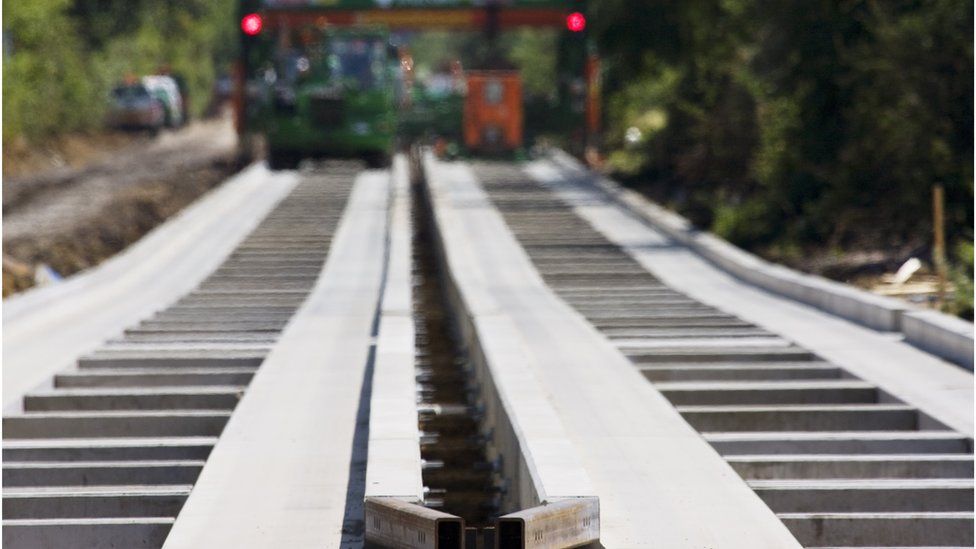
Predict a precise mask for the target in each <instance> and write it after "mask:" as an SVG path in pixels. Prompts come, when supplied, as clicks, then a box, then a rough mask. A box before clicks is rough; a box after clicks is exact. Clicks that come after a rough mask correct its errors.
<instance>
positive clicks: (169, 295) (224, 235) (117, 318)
mask: <svg viewBox="0 0 976 549" xmlns="http://www.w3.org/2000/svg"><path fill="white" fill-rule="evenodd" d="M295 183H296V178H295V177H294V176H293V175H289V174H284V175H281V174H279V175H272V174H271V173H270V172H268V171H267V169H265V168H264V167H262V166H260V165H254V166H252V167H250V168H248V169H246V170H245V171H244V172H242V173H241V174H240V175H238V176H236V177H234V178H231V179H230V180H228V181H227V182H226V183H224V184H223V185H222V186H221V187H219V188H218V189H217V190H215V191H212V192H211V193H209V194H207V195H206V196H205V197H204V198H203V199H201V200H199V201H197V202H196V203H194V204H193V205H191V206H190V207H189V208H187V209H186V210H184V211H183V212H181V213H180V214H178V215H176V216H174V217H173V218H171V219H170V220H169V221H167V222H166V223H164V224H163V225H161V226H160V227H157V228H156V229H155V230H153V231H152V232H150V233H149V234H148V235H146V236H145V237H143V238H142V239H141V240H140V241H139V242H138V243H136V244H135V245H134V246H132V247H130V248H129V249H128V250H126V251H125V252H123V253H121V254H119V255H118V256H116V257H114V258H112V259H110V260H108V261H106V262H105V263H103V264H102V265H100V266H99V267H97V268H95V269H91V270H89V271H86V272H84V273H81V274H79V275H76V276H74V277H71V278H69V279H68V280H66V281H64V282H62V283H59V284H56V285H52V286H47V287H41V288H37V289H34V290H30V291H28V292H25V293H24V294H22V295H18V296H14V297H11V298H8V299H6V300H4V303H3V343H4V345H3V406H4V409H5V410H7V411H10V410H15V409H16V408H17V407H18V406H19V399H20V397H22V396H23V395H24V394H25V393H26V392H27V391H29V390H31V389H33V388H35V387H38V386H40V385H42V384H43V383H44V382H45V381H46V380H48V379H50V378H51V376H52V375H53V374H55V373H56V372H58V371H61V370H63V369H64V368H66V367H68V366H70V365H71V364H72V363H73V362H74V361H75V360H76V359H77V358H78V357H80V356H82V355H84V354H85V353H88V352H90V351H92V350H93V349H95V348H96V347H97V346H98V345H99V344H101V343H102V342H103V341H105V340H106V339H108V338H110V337H112V336H114V335H116V334H119V333H121V332H122V330H123V329H124V328H126V327H128V326H130V325H133V324H135V323H136V322H138V321H139V320H141V319H143V318H145V317H147V316H149V315H150V314H151V313H152V312H153V311H156V310H159V309H162V308H163V307H165V306H166V305H168V304H170V303H172V302H173V301H175V300H176V299H177V298H179V297H181V296H182V295H184V294H185V293H187V292H188V291H190V290H191V289H193V288H194V287H195V286H196V285H197V284H199V283H200V281H202V280H203V279H204V277H206V276H207V275H208V274H210V272H212V271H213V270H214V269H216V268H217V266H219V265H220V263H221V262H222V261H223V259H224V258H226V257H227V256H228V255H229V254H230V253H231V251H232V250H233V249H234V247H235V246H236V245H237V244H238V243H239V242H240V241H241V240H242V239H243V238H244V237H245V236H246V235H247V234H248V233H250V232H251V230H252V229H253V228H254V227H255V226H256V225H257V224H258V223H259V222H260V221H261V219H262V218H264V216H265V215H266V214H267V213H268V212H269V211H270V210H271V209H272V208H273V207H274V206H275V205H276V204H277V203H278V202H279V201H280V200H281V199H282V198H283V197H284V196H285V195H287V194H288V192H289V191H290V190H291V189H292V187H293V186H294V185H295Z"/></svg>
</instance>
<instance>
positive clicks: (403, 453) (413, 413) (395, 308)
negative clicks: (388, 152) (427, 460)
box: [365, 155, 424, 504]
mask: <svg viewBox="0 0 976 549" xmlns="http://www.w3.org/2000/svg"><path fill="white" fill-rule="evenodd" d="M407 169H408V168H407V161H406V159H405V158H404V157H403V155H398V156H397V157H396V158H394V162H393V170H392V178H393V182H392V185H391V193H392V196H391V200H390V203H391V211H390V225H389V233H388V241H389V251H388V253H389V262H388V271H387V277H386V285H385V288H384V289H383V299H382V303H381V305H380V320H379V331H378V334H377V338H376V360H375V365H374V373H373V387H372V394H371V396H370V416H369V417H370V419H369V454H368V457H367V464H366V490H365V497H367V498H371V497H372V498H395V499H399V500H402V501H405V502H409V503H418V504H419V503H422V502H423V500H424V485H423V478H422V459H421V455H420V431H419V429H418V428H417V425H418V414H417V404H416V378H415V376H416V371H415V366H414V363H415V354H416V353H415V346H416V344H415V328H416V327H415V324H414V320H413V311H412V297H411V296H412V288H411V283H412V272H411V237H412V228H411V222H410V188H409V174H408V172H407Z"/></svg>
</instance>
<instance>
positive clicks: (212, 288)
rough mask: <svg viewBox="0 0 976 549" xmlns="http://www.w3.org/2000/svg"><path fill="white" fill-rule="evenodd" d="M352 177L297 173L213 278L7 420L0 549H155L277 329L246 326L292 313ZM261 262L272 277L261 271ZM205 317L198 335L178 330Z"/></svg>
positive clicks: (321, 257) (325, 248) (321, 258)
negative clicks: (80, 545)
mask: <svg viewBox="0 0 976 549" xmlns="http://www.w3.org/2000/svg"><path fill="white" fill-rule="evenodd" d="M354 175H355V173H354V172H351V171H350V170H343V169H341V167H335V169H332V170H329V171H328V172H326V173H324V174H323V173H322V171H319V172H315V171H312V172H309V173H304V174H302V177H301V179H302V181H301V182H300V183H299V184H298V185H297V186H295V187H294V188H293V189H292V190H291V191H290V192H289V193H288V195H287V197H285V198H284V199H283V200H281V201H280V202H279V203H278V205H277V206H276V207H275V208H274V209H273V210H272V211H271V212H270V213H269V214H268V215H267V216H266V217H265V218H264V219H263V220H260V223H259V224H258V226H257V227H256V228H255V229H254V230H253V231H252V232H251V233H250V234H249V235H248V236H247V237H246V238H245V239H244V240H243V241H242V242H241V243H240V244H239V245H237V247H236V248H235V249H234V251H233V252H232V253H231V254H230V256H229V257H227V259H226V260H225V261H223V263H222V264H221V265H220V267H219V268H217V269H216V270H215V271H214V272H213V273H212V274H211V275H210V276H208V277H207V278H206V279H205V280H204V281H203V282H202V283H201V284H200V285H199V286H198V287H197V288H196V289H195V290H193V291H192V292H190V293H188V294H186V295H184V296H183V297H181V298H180V299H179V300H178V301H177V302H176V303H174V304H173V305H171V306H170V307H168V308H167V309H165V310H164V311H162V312H159V313H157V314H156V315H154V316H153V317H152V318H151V319H150V320H148V321H146V322H147V323H149V324H151V326H152V328H151V329H148V330H147V329H145V326H146V324H145V323H144V324H140V325H139V326H136V327H134V328H129V329H127V330H126V332H125V333H124V334H123V335H122V336H121V337H118V338H115V339H112V340H109V341H108V342H106V343H105V344H103V345H102V346H101V347H99V348H98V350H97V351H95V352H93V353H90V354H88V355H87V356H85V357H83V358H81V359H79V360H78V364H77V367H76V368H74V369H72V370H69V371H66V372H63V373H61V374H59V375H57V376H55V377H54V384H53V388H52V389H49V390H38V391H33V392H31V393H28V394H27V395H26V396H25V397H24V399H23V411H18V412H17V413H11V414H8V415H5V417H4V420H3V423H4V448H3V454H4V468H3V469H4V470H3V475H4V483H5V484H6V487H5V490H4V494H3V495H4V508H5V510H8V509H9V510H12V512H11V513H10V514H8V513H6V512H5V516H4V530H3V533H4V545H5V546H7V545H9V546H10V547H36V546H45V547H73V546H76V544H77V540H85V541H84V545H85V546H90V547H102V546H104V547H119V546H123V547H137V546H140V547H141V546H147V547H159V546H161V545H162V543H163V541H164V539H165V536H166V535H167V533H168V532H169V530H170V528H171V526H172V524H173V520H174V517H175V516H176V515H177V513H178V512H179V510H180V508H181V507H182V505H183V503H184V501H185V500H186V497H187V495H188V494H189V493H190V489H191V487H192V485H193V483H194V482H195V481H196V479H197V477H198V476H199V474H200V471H201V469H202V468H203V465H204V463H205V461H206V459H207V457H208V455H209V454H210V452H211V449H212V448H213V446H214V444H215V442H216V440H217V437H218V435H220V433H221V432H222V430H223V428H224V425H225V424H226V423H227V421H228V419H229V418H230V416H231V413H232V411H233V409H234V408H235V406H236V405H237V402H238V401H239V399H240V397H241V395H243V394H244V393H245V391H246V390H247V385H248V383H249V382H250V380H251V378H252V377H253V375H254V373H255V371H256V370H257V369H258V367H259V366H260V364H261V362H262V360H263V359H264V356H265V355H266V354H267V352H268V349H269V348H270V346H271V345H273V343H274V342H275V340H276V339H277V336H278V334H279V333H280V331H281V329H282V328H283V327H284V324H280V325H273V326H268V325H262V326H257V327H256V326H254V324H253V323H251V322H247V321H246V319H247V318H249V317H251V318H263V317H264V316H265V315H266V314H268V313H269V311H273V312H274V313H275V314H278V315H280V316H282V317H284V318H287V317H290V316H291V315H292V314H293V313H294V311H295V309H296V308H297V307H298V306H299V305H300V304H301V302H302V299H303V298H304V296H305V295H306V294H307V292H308V291H309V290H311V288H312V286H313V285H314V283H315V280H316V279H317V277H318V269H319V268H321V265H322V264H323V263H324V262H325V258H326V255H327V253H328V252H329V248H330V244H331V241H332V239H333V234H334V232H335V229H336V226H337V225H338V224H339V220H340V218H341V216H342V213H343V211H344V209H345V206H346V203H347V198H348V196H349V189H350V188H351V187H352V183H353V178H354ZM269 264H272V265H275V266H276V269H275V272H259V271H262V269H263V267H264V266H266V265H269ZM309 267H313V268H309ZM314 267H317V268H314ZM283 283H284V284H287V285H288V286H289V288H290V289H288V290H281V289H279V286H280V285H281V284H283ZM242 286H244V287H246V289H244V290H243V291H242V290H241V287H242ZM242 292H243V293H246V295H247V298H246V299H242V298H241V296H242ZM241 319H245V321H244V322H243V323H242V322H239V320H241ZM204 320H205V321H206V323H207V326H208V330H204V331H202V332H198V331H196V330H193V329H187V326H188V325H195V324H198V323H200V322H201V321H204ZM253 336H257V337H253Z"/></svg>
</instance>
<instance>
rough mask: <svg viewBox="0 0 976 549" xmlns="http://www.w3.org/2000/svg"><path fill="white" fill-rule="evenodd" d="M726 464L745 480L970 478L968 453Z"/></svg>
mask: <svg viewBox="0 0 976 549" xmlns="http://www.w3.org/2000/svg"><path fill="white" fill-rule="evenodd" d="M726 461H728V462H729V465H731V466H732V468H733V469H735V471H736V472H737V473H739V475H741V476H742V477H743V478H746V479H776V478H792V479H796V478H822V479H837V478H970V479H971V478H973V456H972V454H969V455H967V454H914V455H913V454H907V455H906V454H887V455H861V454H853V455H852V454H834V455H816V454H814V455H775V454H774V455H742V456H728V457H727V458H726Z"/></svg>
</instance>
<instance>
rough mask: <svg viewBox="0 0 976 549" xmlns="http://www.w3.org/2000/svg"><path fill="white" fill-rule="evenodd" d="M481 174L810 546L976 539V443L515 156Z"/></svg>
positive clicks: (601, 318)
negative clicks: (587, 206)
mask: <svg viewBox="0 0 976 549" xmlns="http://www.w3.org/2000/svg"><path fill="white" fill-rule="evenodd" d="M474 171H475V173H476V174H477V176H478V178H479V180H480V181H481V184H482V186H483V188H484V189H485V191H486V192H487V193H488V195H489V196H490V197H491V199H492V201H493V202H494V204H495V205H496V206H497V208H498V209H499V210H500V211H501V213H502V214H503V216H504V218H505V220H506V222H507V224H508V225H509V227H510V228H511V230H512V231H513V233H514V234H515V236H516V237H517V239H518V240H519V242H520V243H521V244H522V246H523V248H524V249H525V251H526V252H527V253H528V255H529V256H530V258H531V259H532V261H533V263H534V264H535V266H536V268H537V270H538V272H539V273H540V274H541V275H542V277H543V278H544V280H545V281H546V283H548V285H549V286H550V287H551V288H553V289H554V291H556V292H557V293H558V295H559V296H561V297H562V299H563V300H565V301H566V302H567V303H568V304H570V305H571V306H572V307H574V308H575V309H576V310H577V311H578V312H579V313H581V314H582V315H583V316H585V318H586V319H587V320H588V321H589V322H590V323H592V325H593V326H595V327H596V328H597V329H599V330H600V331H601V332H602V333H603V334H604V335H605V336H606V337H607V338H608V339H609V340H610V341H611V342H613V344H614V345H615V346H616V347H617V348H619V349H620V350H621V351H622V352H623V353H624V354H626V356H627V357H628V358H629V359H630V361H631V362H632V363H633V365H634V367H635V368H638V369H639V370H640V372H641V373H642V374H643V375H644V377H645V378H646V379H647V380H648V381H649V382H651V383H652V384H653V385H654V386H655V388H656V389H657V390H658V391H660V393H661V394H663V395H664V396H665V397H666V398H667V399H668V400H669V401H670V402H671V403H672V404H673V405H674V407H675V408H676V410H677V411H678V412H679V413H680V414H681V415H682V417H683V418H684V419H685V421H687V422H688V423H689V424H691V426H693V427H694V428H695V429H697V430H698V431H699V432H700V433H701V434H702V436H703V437H704V438H705V439H706V440H707V441H708V442H709V443H710V444H711V445H712V446H713V447H714V448H715V450H717V451H718V452H719V453H720V454H721V455H722V456H723V457H724V458H725V459H726V461H727V462H728V463H729V464H730V465H731V466H732V468H733V469H734V470H735V471H736V472H737V473H738V474H739V475H740V476H741V477H742V479H743V480H744V481H745V482H746V483H748V485H749V486H750V487H751V488H752V489H753V490H754V491H755V493H756V494H758V495H759V496H760V497H761V498H762V500H763V501H764V502H765V503H766V504H767V505H768V506H769V507H770V508H771V509H772V510H773V511H774V512H775V513H776V514H777V516H778V517H779V518H780V519H781V520H782V521H783V523H784V524H785V525H786V526H787V527H788V528H789V529H790V531H791V532H792V533H793V535H794V536H796V538H797V540H798V541H799V542H800V543H802V544H803V545H804V546H806V547H855V546H856V547H866V546H870V547H895V546H897V547H907V546H913V547H920V546H926V547H936V546H939V547H949V546H951V547H964V546H968V547H971V546H972V545H973V455H972V440H971V439H969V438H968V437H966V436H964V435H962V434H960V433H957V432H954V431H952V430H950V429H948V428H947V427H946V426H944V425H942V424H941V423H939V422H938V421H935V420H933V419H932V418H930V417H928V416H926V415H925V414H924V413H922V412H921V411H920V410H918V409H916V408H914V407H912V406H909V405H906V404H905V403H904V402H901V401H899V400H898V399H896V398H894V397H892V396H891V395H888V394H886V393H885V392H884V391H882V390H880V389H879V388H878V387H877V386H876V385H874V384H872V383H868V382H865V381H863V380H861V379H858V378H857V377H855V376H854V375H852V374H851V373H849V372H847V371H845V370H844V369H843V368H840V367H838V366H836V365H834V364H831V363H829V362H827V361H825V360H822V359H821V358H819V357H818V356H816V355H815V354H813V353H811V352H809V351H808V350H806V349H804V348H801V347H799V346H797V345H795V344H793V343H792V342H790V341H788V340H786V339H784V338H783V337H780V336H778V335H777V334H775V333H772V332H770V331H768V330H764V329H761V328H758V327H757V326H755V325H753V324H750V323H749V322H746V321H743V320H741V319H739V318H737V317H735V316H733V315H730V314H727V313H725V312H723V311H721V310H717V309H715V308H713V307H710V306H707V305H704V304H702V303H700V302H698V301H696V300H694V299H691V298H689V297H688V296H686V295H684V294H682V293H680V292H677V291H674V290H672V289H671V288H669V287H668V286H666V285H664V284H662V283H661V282H660V281H659V280H658V279H656V278H655V277H654V276H652V275H651V274H650V273H649V272H647V270H646V269H644V268H643V267H642V266H641V265H640V264H639V263H637V262H636V261H635V260H634V259H632V258H631V257H630V256H629V255H628V254H627V253H625V252H624V251H623V250H622V249H621V248H619V247H618V246H617V245H615V244H613V243H611V242H610V241H608V240H607V239H606V238H605V237H604V236H602V235H601V234H600V233H598V232H597V231H596V230H595V229H594V228H593V227H591V226H590V224H589V223H588V222H586V221H585V220H583V219H582V218H580V217H579V216H578V215H577V214H576V213H574V211H572V209H571V208H570V207H569V206H568V205H567V204H566V203H565V202H563V201H562V200H561V199H560V198H558V197H557V196H556V195H555V194H554V193H553V192H552V191H551V190H549V189H547V188H546V187H544V186H542V185H540V184H538V183H537V182H535V181H534V180H533V179H532V178H530V177H529V176H528V175H527V174H526V173H524V172H523V171H522V170H521V169H519V167H518V166H517V165H513V164H504V163H480V164H477V165H475V167H474ZM649 466H650V464H649Z"/></svg>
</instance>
